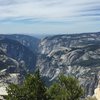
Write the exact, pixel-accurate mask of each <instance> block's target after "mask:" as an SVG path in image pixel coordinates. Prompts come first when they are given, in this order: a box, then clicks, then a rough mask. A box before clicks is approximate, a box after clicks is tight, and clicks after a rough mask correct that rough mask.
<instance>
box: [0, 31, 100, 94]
mask: <svg viewBox="0 0 100 100" xmlns="http://www.w3.org/2000/svg"><path fill="white" fill-rule="evenodd" d="M36 69H39V70H40V73H41V75H42V77H44V78H45V79H46V81H47V83H48V82H49V83H50V82H52V81H55V80H56V79H57V77H58V76H59V74H60V73H64V74H65V75H73V76H75V77H76V78H78V79H79V81H80V84H81V85H82V86H83V87H84V88H85V95H93V91H94V89H95V88H96V86H97V84H98V80H99V75H100V32H97V33H83V34H71V35H56V36H47V37H45V38H44V39H42V40H40V39H38V38H34V37H33V36H27V35H18V34H14V35H0V86H1V87H2V86H7V84H9V83H12V82H14V83H16V84H21V82H22V81H23V79H24V77H25V75H26V74H27V73H34V71H35V70H36ZM49 83H48V84H49Z"/></svg>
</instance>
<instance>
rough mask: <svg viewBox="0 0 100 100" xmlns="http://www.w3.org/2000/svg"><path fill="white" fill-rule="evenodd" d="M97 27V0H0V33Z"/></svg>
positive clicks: (99, 9) (99, 27)
mask: <svg viewBox="0 0 100 100" xmlns="http://www.w3.org/2000/svg"><path fill="white" fill-rule="evenodd" d="M98 31H100V0H0V33H1V34H4V33H5V34H7V33H25V34H27V33H29V34H32V33H33V34H67V33H68V34H69V33H83V32H98Z"/></svg>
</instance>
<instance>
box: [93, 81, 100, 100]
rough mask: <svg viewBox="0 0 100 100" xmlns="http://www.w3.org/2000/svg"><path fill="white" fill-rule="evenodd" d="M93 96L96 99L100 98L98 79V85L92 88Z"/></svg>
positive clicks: (99, 99)
mask: <svg viewBox="0 0 100 100" xmlns="http://www.w3.org/2000/svg"><path fill="white" fill-rule="evenodd" d="M94 96H95V97H96V99H97V100H100V81H99V83H98V87H97V88H96V89H95V90H94Z"/></svg>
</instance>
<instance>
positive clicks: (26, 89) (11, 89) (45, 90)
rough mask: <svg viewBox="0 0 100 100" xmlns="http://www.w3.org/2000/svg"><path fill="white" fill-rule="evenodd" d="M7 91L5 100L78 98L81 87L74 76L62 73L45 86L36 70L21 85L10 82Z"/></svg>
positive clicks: (68, 99) (80, 95)
mask: <svg viewBox="0 0 100 100" xmlns="http://www.w3.org/2000/svg"><path fill="white" fill-rule="evenodd" d="M7 92H8V95H7V96H5V99H6V100H80V98H81V97H82V95H83V88H82V87H81V86H80V84H79V81H78V80H77V79H76V78H74V77H72V76H64V75H60V76H59V77H58V81H56V82H54V83H52V85H51V86H50V87H47V86H46V85H45V83H44V82H43V80H42V78H41V76H40V73H39V71H36V72H35V73H34V74H33V75H31V74H29V75H28V76H27V77H26V79H25V80H24V82H23V84H22V85H15V84H10V85H9V86H8V88H7Z"/></svg>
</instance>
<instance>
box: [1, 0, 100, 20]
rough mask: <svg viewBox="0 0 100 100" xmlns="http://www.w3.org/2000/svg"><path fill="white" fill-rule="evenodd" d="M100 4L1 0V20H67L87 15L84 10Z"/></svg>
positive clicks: (84, 0)
mask: <svg viewBox="0 0 100 100" xmlns="http://www.w3.org/2000/svg"><path fill="white" fill-rule="evenodd" d="M99 4H100V2H99V0H90V1H87V0H80V1H79V0H0V19H1V20H2V19H9V18H20V17H21V18H23V19H25V18H26V19H27V18H33V19H34V18H40V19H43V20H44V19H48V20H57V19H58V20H59V19H61V20H65V19H67V18H71V17H74V16H78V15H80V14H82V13H85V12H82V11H81V10H83V9H86V10H87V9H88V8H89V9H91V8H92V7H94V8H95V7H96V6H99ZM89 13H91V12H89ZM92 13H93V12H92ZM95 13H97V12H94V14H95ZM86 14H87V12H86Z"/></svg>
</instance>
